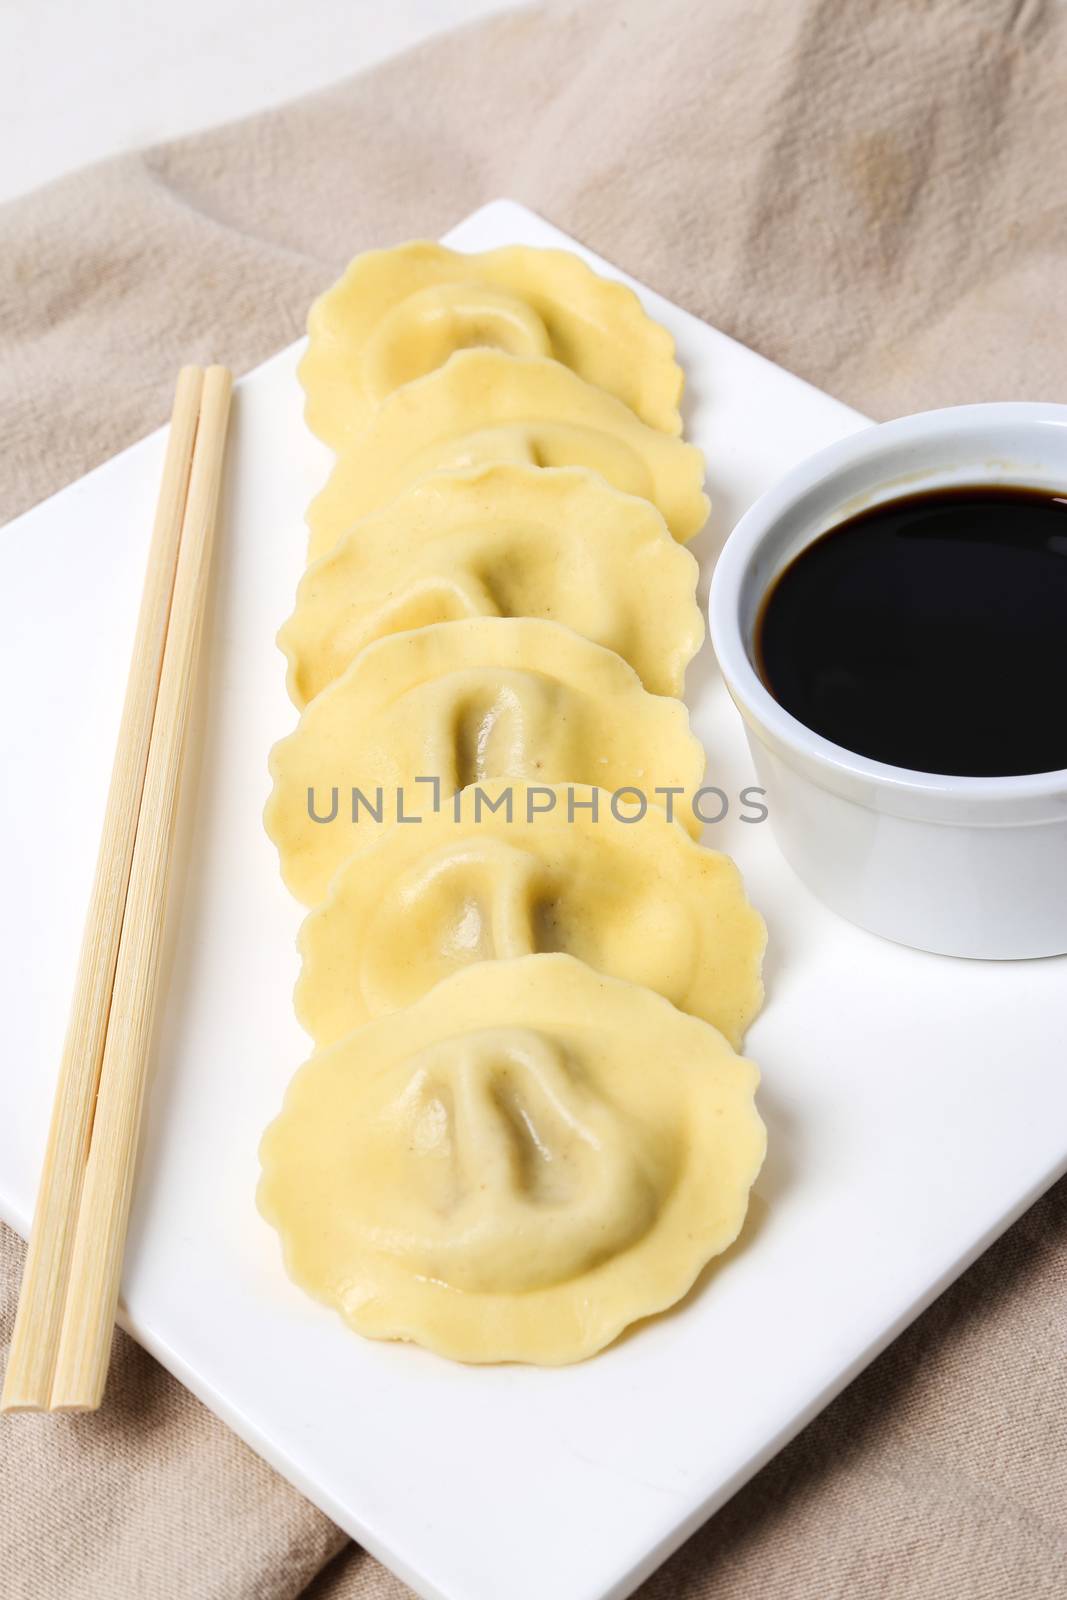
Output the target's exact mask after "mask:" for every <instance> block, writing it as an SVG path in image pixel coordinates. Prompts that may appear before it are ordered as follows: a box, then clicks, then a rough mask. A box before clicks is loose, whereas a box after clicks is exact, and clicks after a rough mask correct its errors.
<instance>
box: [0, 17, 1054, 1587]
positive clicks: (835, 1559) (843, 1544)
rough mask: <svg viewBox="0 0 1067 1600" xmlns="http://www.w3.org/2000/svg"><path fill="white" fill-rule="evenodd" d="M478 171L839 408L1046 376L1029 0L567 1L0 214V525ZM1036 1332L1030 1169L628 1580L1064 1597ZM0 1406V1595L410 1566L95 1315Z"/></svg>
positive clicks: (1045, 38) (1035, 27)
mask: <svg viewBox="0 0 1067 1600" xmlns="http://www.w3.org/2000/svg"><path fill="white" fill-rule="evenodd" d="M266 15H268V16H269V12H268V13H266ZM372 25H373V22H372V19H371V17H370V15H366V16H363V15H357V16H355V17H354V18H353V22H352V26H353V27H366V26H372ZM343 59H344V42H343V40H339V41H338V60H339V62H343ZM502 194H507V195H513V196H515V197H516V198H518V199H520V200H523V201H525V202H526V203H527V204H528V205H530V206H532V207H534V208H535V209H536V210H538V211H540V212H542V213H543V214H544V215H545V216H546V217H548V218H550V219H551V220H552V221H553V222H556V223H558V224H559V225H560V226H562V227H563V228H565V229H567V230H568V231H570V232H571V233H573V234H575V235H576V236H577V237H578V238H580V239H582V240H584V241H586V242H587V243H588V244H590V245H592V246H593V247H595V248H596V249H597V250H599V251H600V252H602V253H603V254H604V255H605V256H607V257H608V258H610V259H611V260H612V261H615V262H617V263H618V264H619V265H620V266H623V267H626V268H628V269H629V270H630V271H632V272H633V273H635V274H636V275H637V276H638V277H639V278H642V279H644V280H645V282H647V283H649V284H651V285H654V286H655V288H657V289H659V290H661V291H662V292H663V293H664V294H667V295H669V296H671V297H672V298H674V299H676V300H678V301H680V302H681V303H682V304H683V305H685V306H687V307H688V308H689V309H690V310H691V311H694V312H696V313H698V314H699V315H700V316H703V317H706V318H707V319H708V320H709V321H710V322H712V323H714V324H715V325H716V326H717V327H719V328H723V329H725V330H727V331H728V332H729V333H732V334H734V335H735V336H736V337H737V338H739V339H742V340H744V341H745V342H746V343H747V344H750V345H752V346H753V347H754V348H756V349H757V350H760V351H762V352H763V353H764V354H765V355H767V356H769V357H771V359H772V360H774V361H778V362H780V363H782V364H783V365H784V366H786V367H788V368H790V369H791V370H793V371H794V372H798V373H801V374H802V375H803V376H804V377H806V378H809V379H811V380H812V381H813V382H814V383H816V384H819V385H820V386H822V387H823V388H825V389H828V390H829V391H830V392H831V393H833V394H836V395H838V396H839V397H840V398H841V399H843V400H846V401H848V402H850V403H851V404H852V405H854V406H857V407H859V408H860V409H862V410H863V411H866V412H869V413H870V414H872V415H873V416H876V417H887V416H892V415H894V414H898V413H901V412H906V411H909V410H913V409H917V408H921V407H925V406H934V405H940V404H946V403H951V402H956V401H967V400H981V399H990V398H1011V397H1025V398H1031V399H1038V398H1058V399H1061V400H1063V399H1067V393H1065V384H1067V13H1065V10H1064V8H1063V7H1062V6H1060V5H1057V4H1055V3H1052V0H1050V3H1042V0H944V3H934V0H926V3H924V0H884V3H861V0H799V3H795V4H767V3H760V0H718V3H703V4H702V3H701V0H688V3H686V0H659V3H651V0H648V3H644V4H639V3H632V4H611V3H603V0H601V3H594V4H590V5H588V6H587V7H573V6H562V7H556V6H553V7H549V8H546V9H543V10H542V9H534V10H529V11H524V12H520V13H512V14H510V15H507V16H504V17H502V18H500V19H498V20H494V21H492V22H489V23H487V24H482V25H479V26H478V27H476V28H474V29H471V30H468V31H463V32H460V33H458V34H454V35H452V36H450V37H448V38H444V39H441V40H437V41H434V42H432V43H430V44H428V45H427V46H425V47H423V48H422V49H420V50H419V51H417V52H416V53H414V54H413V55H410V56H408V57H406V58H404V59H401V60H398V61H396V62H393V63H391V64H388V65H386V66H384V67H381V68H379V69H378V70H376V71H375V72H373V73H371V74H370V75H368V76H365V77H362V78H360V79H357V80H353V81H350V82H347V83H343V84H341V85H340V86H339V87H337V88H335V89H333V90H331V91H330V92H328V93H325V94H321V95H317V96H315V97H313V98H311V99H308V100H304V101H301V102H300V103H298V104H294V105H290V106H286V107H284V108H282V109H281V110H278V111H273V112H270V113H269V114H267V115H264V116H259V117H257V118H255V119H253V120H252V121H249V122H245V123H242V124H240V125H238V126H233V127H227V128H223V129H221V130H218V131H215V132H212V133H207V134H203V135H200V136H197V137H195V138H191V139H185V140H182V141H180V142H179V143H176V144H172V145H168V146H165V147H163V148H160V149H155V150H150V151H147V152H145V153H144V154H141V155H136V156H129V157H124V158H123V159H121V160H117V161H113V162H109V163H107V164H105V165H103V166H100V167H97V168H95V169H93V170H92V171H90V172H87V173H84V174H80V175H78V176H76V177H73V178H70V179H65V180H63V181H62V182H60V183H57V184H55V185H53V186H51V187H50V188H48V189H46V190H44V191H43V192H41V193H39V194H37V195H34V196H32V197H30V198H28V199H25V200H20V201H16V202H15V203H13V204H11V205H9V206H8V207H6V208H5V209H3V210H0V323H2V340H3V343H2V351H3V355H2V370H0V439H2V454H0V462H2V467H0V516H3V517H9V516H12V515H14V514H15V513H16V512H18V511H21V510H23V509H24V508H26V507H28V506H31V505H33V504H34V503H35V502H36V501H38V500H39V499H41V498H42V497H43V496H44V495H46V494H49V493H51V492H52V491H54V490H56V489H58V488H60V487H61V486H62V485H63V484H65V483H68V482H69V481H70V480H71V479H73V478H75V477H77V476H78V475H79V474H81V473H83V472H85V471H86V470H87V469H88V468H90V467H92V466H94V465H96V463H97V462H99V461H102V460H103V459H104V458H105V457H107V456H109V455H110V454H112V452H114V451H116V450H118V449H120V448H121V447H122V446H123V445H126V444H129V443H130V442H131V441H133V440H134V439H137V438H139V437H140V436H141V435H143V434H144V433H145V432H146V431H148V430H149V429H150V428H152V427H154V426H156V425H157V424H158V423H159V422H161V421H162V420H163V419H164V417H165V415H166V413H167V410H168V406H169V402H170V396H171V390H172V385H173V381H174V374H175V370H176V368H177V366H178V365H179V363H180V362H181V361H188V360H209V359H218V360H222V361H225V362H228V363H230V364H231V365H232V366H233V367H234V368H236V369H237V370H238V371H240V370H244V369H246V368H248V367H250V366H253V365H254V364H255V363H256V362H259V361H261V360H263V358H264V357H266V356H269V355H271V354H272V353H273V352H274V351H275V350H277V349H278V348H280V347H281V346H282V345H284V344H286V343H287V342H289V341H290V340H291V339H293V338H295V337H296V336H297V335H298V334H299V333H300V331H301V328H302V324H303V319H304V315H305V312H306V309H307V305H308V302H309V300H310V299H311V297H312V295H313V294H315V293H316V292H317V291H318V290H319V289H320V288H322V287H323V285H324V284H325V283H326V282H328V281H329V279H330V278H331V276H332V275H333V274H334V273H335V272H336V270H337V269H339V268H340V267H341V265H342V264H343V263H344V262H345V260H346V259H347V258H348V257H349V256H350V255H351V254H353V253H354V252H355V251H357V250H359V249H362V248H364V247H366V246H369V245H379V244H383V243H390V242H394V241H398V240H401V239H405V238H408V237H411V236H412V235H422V234H425V235H431V236H432V235H437V234H439V233H440V232H442V231H443V230H445V229H446V228H447V227H448V226H449V225H450V224H451V223H453V222H455V221H456V220H457V219H458V218H460V217H461V216H463V215H464V214H465V213H466V212H468V211H470V210H472V209H473V208H474V207H475V206H477V205H479V204H480V203H481V202H483V201H485V200H488V199H491V198H493V197H495V196H498V195H502ZM753 425H754V426H755V425H756V424H755V422H754V424H753ZM711 471H712V473H714V460H712V462H711ZM85 537H86V538H92V537H93V530H92V529H91V528H87V529H86V530H85ZM41 626H42V630H46V629H48V628H49V627H54V626H56V619H52V618H45V617H42V618H41ZM1059 709H1060V710H1062V708H1059ZM1050 710H1051V708H1050ZM10 843H11V841H8V844H9V845H10ZM772 934H773V930H772ZM772 1003H773V996H772ZM49 1065H50V1064H49V1063H37V1062H34V1063H27V1064H26V1066H27V1070H35V1071H36V1070H40V1071H48V1070H49ZM857 1070H862V1062H858V1063H857ZM1065 1070H1067V1061H1065ZM1004 1071H1005V1092H1006V1093H1010V1092H1011V1062H1010V1061H1008V1062H1005V1063H1004ZM0 1114H2V1112H0ZM1041 1114H1042V1113H1041V1108H1040V1107H1039V1106H1035V1107H1034V1115H1035V1116H1040V1115H1041ZM946 1137H948V1138H951V1137H952V1130H951V1129H947V1130H946ZM921 1180H922V1174H914V1173H909V1172H903V1171H902V1172H901V1175H900V1181H901V1183H910V1182H914V1181H921ZM249 1203H250V1204H251V1200H250V1201H249ZM874 1247H876V1246H875V1245H874V1242H873V1241H872V1248H874ZM2 1250H3V1262H2V1268H3V1272H2V1290H0V1310H2V1333H3V1338H4V1342H5V1343H6V1339H7V1337H8V1336H9V1334H10V1327H11V1318H12V1314H13V1307H14V1300H15V1293H16V1286H17V1281H18V1274H19V1267H20V1262H21V1254H22V1247H21V1245H20V1244H19V1243H18V1242H17V1241H16V1240H15V1239H14V1237H13V1236H12V1235H10V1234H7V1235H5V1237H4V1238H3V1243H2ZM787 1329H788V1317H787V1316H786V1317H785V1318H784V1319H783V1341H782V1354H781V1359H782V1360H783V1361H788V1360H789V1342H788V1332H787ZM1065 1331H1067V1189H1065V1188H1064V1186H1063V1185H1061V1186H1060V1188H1059V1189H1058V1190H1057V1191H1054V1192H1053V1193H1052V1194H1050V1195H1049V1196H1047V1197H1046V1198H1045V1199H1044V1200H1043V1201H1042V1202H1041V1203H1040V1204H1038V1205H1037V1206H1035V1207H1034V1208H1033V1210H1032V1211H1031V1212H1030V1213H1029V1214H1028V1215H1027V1216H1026V1217H1025V1218H1024V1219H1023V1220H1022V1221H1021V1222H1020V1223H1018V1224H1017V1225H1016V1226H1015V1227H1014V1228H1013V1229H1012V1231H1011V1232H1010V1233H1009V1234H1008V1235H1007V1236H1006V1237H1005V1238H1004V1239H1002V1240H1001V1241H1000V1243H998V1244H997V1245H995V1246H994V1248H993V1249H991V1250H990V1251H989V1252H988V1253H987V1254H986V1255H985V1256H984V1257H983V1258H982V1259H981V1260H980V1261H979V1263H978V1264H977V1265H976V1266H974V1267H973V1268H972V1269H971V1270H970V1271H969V1272H968V1273H967V1275H966V1276H965V1277H964V1278H963V1279H962V1280H961V1281H960V1282H958V1283H957V1284H956V1286H955V1287H954V1288H952V1289H951V1290H950V1291H949V1292H948V1293H947V1294H945V1295H944V1296H943V1297H942V1298H941V1299H940V1300H939V1301H938V1302H937V1303H936V1304H935V1305H934V1307H933V1308H932V1309H931V1310H930V1311H928V1312H927V1313H926V1314H925V1315H924V1316H923V1317H922V1318H921V1319H920V1320H919V1321H918V1322H917V1323H916V1324H915V1325H914V1327H912V1329H911V1330H910V1331H909V1332H907V1333H906V1334H905V1335H904V1336H903V1337H902V1338H901V1339H899V1340H898V1341H897V1342H896V1344H895V1345H894V1346H893V1347H892V1348H891V1349H890V1350H889V1351H888V1352H887V1353H886V1354H885V1355H883V1356H882V1357H881V1359H880V1360H879V1361H877V1362H876V1363H875V1365H874V1366H873V1367H872V1368H870V1369H869V1370H868V1372H867V1373H866V1374H865V1375H864V1376H862V1377H861V1378H860V1379H859V1380H858V1381H857V1382H856V1383H854V1384H853V1385H852V1386H851V1388H850V1389H849V1390H848V1391H847V1392H846V1393H845V1394H844V1395H843V1396H842V1397H841V1398H840V1399H839V1400H838V1401H837V1402H836V1403H835V1404H834V1405H832V1406H831V1407H830V1408H829V1410H827V1411H826V1412H825V1413H824V1414H823V1415H822V1416H821V1417H820V1418H819V1419H818V1420H817V1421H816V1422H815V1423H813V1424H812V1425H811V1426H810V1427H809V1428H808V1429H807V1430H806V1432H805V1433H804V1434H803V1435H802V1436H801V1437H800V1438H799V1439H798V1440H796V1441H795V1442H794V1443H793V1444H792V1445H791V1446H790V1447H789V1448H787V1449H786V1450H785V1451H784V1452H783V1453H782V1454H781V1455H780V1456H779V1457H778V1458H777V1459H776V1460H775V1461H774V1462H773V1463H772V1464H771V1465H770V1466H769V1467H767V1468H766V1469H765V1470H764V1471H763V1472H762V1473H761V1474H760V1475H759V1476H758V1477H757V1478H756V1479H755V1480H754V1481H753V1482H752V1483H751V1484H750V1485H749V1486H748V1487H747V1488H745V1489H743V1490H742V1491H741V1493H739V1494H738V1495H737V1496H736V1497H735V1498H734V1499H733V1501H732V1502H731V1503H730V1504H729V1505H728V1506H727V1507H726V1508H725V1509H724V1510H723V1511H721V1512H720V1513H719V1515H718V1516H716V1517H715V1518H714V1519H713V1520H712V1521H711V1522H710V1523H709V1524H708V1525H707V1527H706V1528H705V1529H704V1530H703V1531H702V1532H701V1533H699V1534H698V1535H697V1536H696V1537H695V1538H693V1539H692V1540H691V1541H690V1543H689V1544H688V1545H686V1546H685V1548H684V1549H683V1550H681V1551H680V1552H679V1553H678V1554H677V1555H676V1556H675V1557H674V1558H673V1560H671V1561H670V1562H669V1563H668V1565H667V1566H666V1567H665V1568H664V1569H663V1570H662V1571H661V1572H660V1573H659V1574H658V1575H657V1576H656V1577H654V1578H652V1579H651V1580H650V1581H649V1582H648V1584H647V1585H646V1586H645V1588H644V1589H643V1590H642V1595H643V1596H644V1597H645V1600H666V1597H668V1596H671V1597H697V1596H700V1597H705V1596H707V1597H710V1596H715V1597H716V1600H755V1597H758V1600H809V1597H810V1600H835V1597H842V1600H845V1597H847V1600H874V1597H879V1600H880V1597H888V1600H911V1597H922V1600H932V1597H937V1600H957V1597H958V1600H1008V1597H1015V1596H1018V1597H1020V1600H1045V1597H1047V1600H1053V1597H1056V1600H1062V1597H1063V1596H1064V1595H1067V1431H1065V1418H1067V1374H1065V1370H1064V1354H1065V1349H1064V1344H1065ZM279 1381H281V1382H284V1373H282V1374H279ZM0 1428H2V1432H0V1493H2V1505H0V1595H2V1596H3V1600H68V1597H69V1600H75V1597H77V1600H127V1597H129V1600H135V1597H136V1600H289V1597H291V1596H295V1595H298V1594H304V1595H306V1596H307V1597H308V1600H327V1597H330V1600H355V1597H360V1600H363V1597H366V1600H371V1597H373V1600H400V1597H402V1596H404V1595H405V1594H407V1592H408V1591H406V1590H405V1589H404V1587H403V1585H402V1584H400V1583H399V1582H398V1581H397V1580H396V1579H394V1578H393V1577H391V1576H390V1575H389V1574H388V1573H386V1572H385V1571H383V1569H382V1568H381V1567H379V1566H378V1565H377V1564H376V1563H375V1562H374V1561H372V1560H371V1559H370V1558H369V1557H367V1556H365V1555H364V1554H363V1553H362V1552H360V1551H358V1550H355V1549H353V1547H352V1546H351V1545H349V1544H348V1543H347V1541H346V1540H345V1539H344V1537H343V1536H342V1535H341V1534H339V1533H338V1532H337V1530H336V1529H335V1528H334V1527H332V1526H331V1524H330V1523H329V1522H328V1521H327V1519H326V1518H325V1517H323V1516H322V1515H320V1514H319V1513H318V1512H317V1511H315V1510H313V1509H312V1507H311V1506H309V1505H308V1504H307V1503H306V1502H305V1501H304V1500H303V1499H301V1497H300V1496H299V1495H298V1494H297V1493H296V1492H295V1490H292V1489H290V1488H289V1487H288V1486H287V1485H286V1484H284V1483H283V1482H281V1480H280V1479H278V1478H277V1477H276V1476H275V1475H274V1474H273V1473H272V1472H271V1471H270V1470H269V1469H268V1468H267V1467H266V1466H264V1465H263V1464H262V1463H261V1462H259V1461H258V1460H257V1459H256V1458H255V1457H254V1456H253V1455H252V1454H251V1453H250V1452H249V1451H248V1450H246V1449H245V1448H244V1446H243V1445H241V1444H239V1443H238V1442H237V1441H236V1440H235V1439H234V1437H233V1436H232V1435H231V1434H230V1433H229V1432H228V1431H227V1430H226V1429H225V1428H224V1427H223V1426H222V1425H221V1424H220V1423H218V1422H216V1421H215V1420H214V1419H213V1418H212V1417H211V1416H210V1415H209V1414H208V1413H207V1412H206V1411H205V1410H204V1409H203V1408H202V1407H201V1406H200V1405H199V1404H198V1403H197V1402H196V1401H195V1400H193V1399H192V1398H191V1397H190V1396H189V1395H188V1394H187V1393H186V1392H185V1391H184V1390H182V1389H181V1387H180V1386H179V1385H178V1384H177V1383H175V1382H174V1381H173V1380H172V1379H171V1378H170V1377H169V1376H168V1375H166V1374H165V1373H164V1372H163V1371H162V1370H161V1369H160V1368H159V1367H157V1366H156V1365H155V1364H154V1363H153V1362H152V1361H151V1360H150V1359H149V1358H148V1357H147V1356H146V1355H144V1354H143V1352H141V1351H140V1350H138V1349H137V1348H136V1347H135V1346H134V1345H133V1344H132V1343H131V1342H130V1341H129V1340H127V1339H126V1338H124V1337H119V1338H118V1339H117V1347H116V1355H115V1361H114V1365H113V1368H112V1373H111V1381H110V1385H109V1389H108V1394H107V1401H106V1404H105V1406H104V1409H103V1410H102V1411H101V1412H100V1413H99V1414H98V1415H96V1416H92V1417H84V1418H78V1419H64V1418H49V1417H38V1418H35V1417H23V1418H14V1419H7V1420H5V1421H4V1422H3V1423H2V1424H0ZM514 1447H515V1450H516V1451H521V1449H522V1440H521V1439H516V1440H515V1441H514ZM352 1448H353V1449H354V1450H358V1449H359V1439H358V1438H354V1439H353V1441H352ZM522 1560H523V1552H522V1550H521V1549H518V1550H516V1551H515V1561H516V1564H520V1563H521V1562H522ZM500 1600H508V1595H507V1592H506V1590H505V1591H504V1592H502V1594H501V1596H500ZM545 1600H552V1597H551V1596H545Z"/></svg>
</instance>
